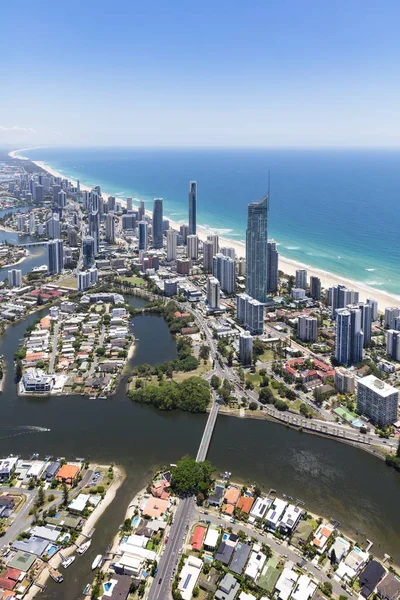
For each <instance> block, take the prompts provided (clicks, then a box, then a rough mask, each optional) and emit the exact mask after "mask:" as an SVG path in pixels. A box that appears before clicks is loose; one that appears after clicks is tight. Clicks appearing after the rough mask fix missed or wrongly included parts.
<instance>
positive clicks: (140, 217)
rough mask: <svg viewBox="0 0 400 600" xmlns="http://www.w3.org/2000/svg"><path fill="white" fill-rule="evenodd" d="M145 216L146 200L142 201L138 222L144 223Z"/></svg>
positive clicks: (140, 202)
mask: <svg viewBox="0 0 400 600" xmlns="http://www.w3.org/2000/svg"><path fill="white" fill-rule="evenodd" d="M145 214H146V209H145V207H144V200H140V201H139V208H138V221H143V218H144V216H145Z"/></svg>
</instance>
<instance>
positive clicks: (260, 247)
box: [246, 196, 268, 302]
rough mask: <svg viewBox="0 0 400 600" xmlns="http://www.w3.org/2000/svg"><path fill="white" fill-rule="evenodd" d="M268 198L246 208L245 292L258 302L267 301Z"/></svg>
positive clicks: (265, 197)
mask: <svg viewBox="0 0 400 600" xmlns="http://www.w3.org/2000/svg"><path fill="white" fill-rule="evenodd" d="M267 227H268V196H264V198H262V200H260V201H259V202H252V203H251V204H249V206H248V217H247V230H246V292H247V294H249V296H251V297H252V298H254V299H255V300H258V301H259V302H266V301H267V282H268V233H267Z"/></svg>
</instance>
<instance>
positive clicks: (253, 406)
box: [249, 401, 258, 410]
mask: <svg viewBox="0 0 400 600" xmlns="http://www.w3.org/2000/svg"><path fill="white" fill-rule="evenodd" d="M257 408H258V404H257V402H254V401H253V402H250V404H249V409H250V410H257Z"/></svg>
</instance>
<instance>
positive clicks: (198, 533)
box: [192, 525, 206, 552]
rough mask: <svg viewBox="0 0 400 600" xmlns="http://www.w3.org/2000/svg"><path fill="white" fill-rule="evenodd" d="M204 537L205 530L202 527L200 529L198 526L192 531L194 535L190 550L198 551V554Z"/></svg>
mask: <svg viewBox="0 0 400 600" xmlns="http://www.w3.org/2000/svg"><path fill="white" fill-rule="evenodd" d="M205 535H206V530H205V528H204V527H200V525H198V526H197V527H196V529H195V530H194V534H193V537H192V550H198V551H199V552H200V550H201V547H202V546H203V541H204V537H205Z"/></svg>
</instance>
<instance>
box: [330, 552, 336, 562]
mask: <svg viewBox="0 0 400 600" xmlns="http://www.w3.org/2000/svg"><path fill="white" fill-rule="evenodd" d="M330 558H331V565H334V564H336V552H335V548H332V550H331V557H330Z"/></svg>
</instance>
